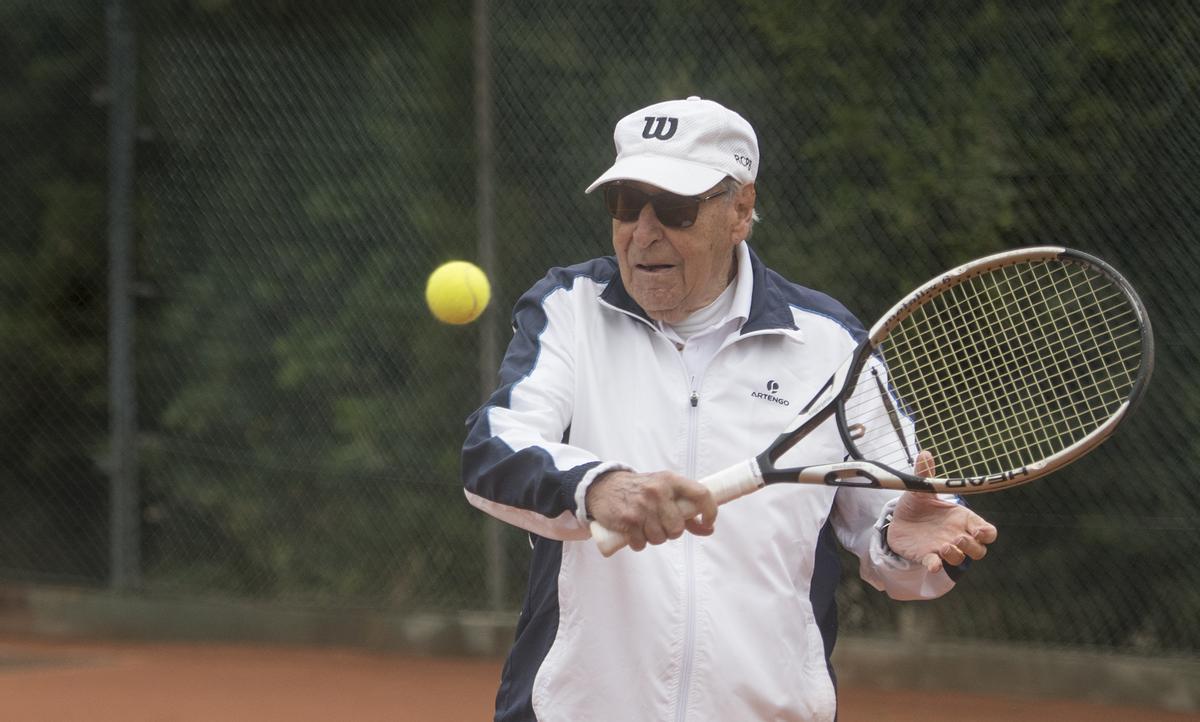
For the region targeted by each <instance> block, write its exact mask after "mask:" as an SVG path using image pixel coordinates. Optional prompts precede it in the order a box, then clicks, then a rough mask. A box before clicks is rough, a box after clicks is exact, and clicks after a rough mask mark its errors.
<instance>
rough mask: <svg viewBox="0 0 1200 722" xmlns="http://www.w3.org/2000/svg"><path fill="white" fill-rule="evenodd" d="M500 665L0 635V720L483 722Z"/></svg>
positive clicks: (902, 704)
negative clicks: (68, 641)
mask: <svg viewBox="0 0 1200 722" xmlns="http://www.w3.org/2000/svg"><path fill="white" fill-rule="evenodd" d="M500 665H501V662H500V660H494V659H441V658H420V657H406V656H400V655H396V654H390V653H372V652H368V651H362V650H354V649H313V648H292V647H250V646H232V645H216V644H213V645H194V644H168V643H156V644H128V643H104V642H96V641H89V642H71V643H66V642H46V641H37V640H26V639H7V640H0V710H2V712H0V714H2V715H3V718H4V719H11V720H22V721H42V720H44V721H47V722H50V721H53V722H70V721H73V720H79V721H83V720H87V721H88V722H106V721H109V720H112V721H116V720H120V721H121V722H150V721H155V722H199V721H200V720H204V721H205V722H210V721H212V720H254V721H256V722H258V721H261V722H270V721H272V720H277V721H279V722H300V721H303V720H360V721H362V722H371V721H373V720H389V721H392V722H394V721H396V720H420V721H422V722H443V721H444V722H450V721H454V722H462V721H463V720H487V719H490V718H491V704H492V697H493V694H494V691H495V687H496V680H497V678H498V675H499V673H500ZM840 697H841V714H840V719H841V720H843V721H846V720H849V721H851V722H853V721H854V720H926V721H930V722H939V721H941V720H946V721H947V722H948V721H949V720H956V721H958V720H976V721H980V722H989V721H993V720H1019V719H1053V720H1095V719H1120V720H1126V721H1128V722H1149V721H1150V720H1168V721H1170V720H1180V721H1182V720H1200V714H1181V713H1171V712H1166V711H1162V710H1157V709H1137V708H1130V707H1116V706H1104V705H1092V704H1084V703H1078V702H1068V701H1045V700H1030V699H1017V698H1005V697H998V696H987V695H973V694H962V693H954V692H942V693H930V692H914V691H905V692H896V691H883V690H872V689H865V688H854V689H846V688H843V689H842V691H841V695H840Z"/></svg>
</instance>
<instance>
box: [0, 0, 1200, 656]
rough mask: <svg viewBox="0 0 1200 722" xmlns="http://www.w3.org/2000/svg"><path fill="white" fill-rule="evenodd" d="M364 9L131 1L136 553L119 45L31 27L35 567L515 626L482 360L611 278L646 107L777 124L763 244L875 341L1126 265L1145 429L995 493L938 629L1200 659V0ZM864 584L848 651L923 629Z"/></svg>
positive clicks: (87, 5) (14, 14)
mask: <svg viewBox="0 0 1200 722" xmlns="http://www.w3.org/2000/svg"><path fill="white" fill-rule="evenodd" d="M116 5H118V3H116V2H115V0H112V1H111V2H110V11H111V6H116ZM342 5H343V4H340V3H333V2H327V1H325V0H279V1H278V2H273V3H255V2H248V1H242V0H203V1H202V0H192V1H190V2H189V1H182V0H181V1H177V2H164V3H140V4H134V5H133V6H131V7H130V8H128V11H129V19H130V21H131V22H130V24H129V25H128V27H127V30H128V31H129V32H131V33H132V37H134V38H135V39H136V43H135V47H136V49H137V54H136V65H135V66H133V67H131V68H128V69H127V70H130V71H132V72H134V73H135V75H134V77H136V79H137V95H136V118H137V121H136V127H133V128H125V129H121V128H119V127H114V129H113V131H112V132H113V133H120V132H128V133H130V134H131V136H132V137H134V138H136V141H137V142H136V149H135V153H134V155H133V158H132V160H133V161H134V165H133V167H134V168H135V169H136V173H135V176H134V178H135V183H134V189H135V193H134V195H133V206H132V208H133V215H132V219H133V230H134V231H135V234H134V235H135V238H134V240H135V243H134V247H135V249H136V252H135V267H136V274H135V277H134V278H135V280H134V283H133V284H132V286H131V287H130V288H129V289H128V291H127V292H128V293H129V294H130V295H131V296H132V297H133V298H134V299H135V308H136V313H135V316H134V319H133V324H132V326H131V328H132V330H133V338H134V339H135V341H134V344H135V349H136V352H135V354H134V357H133V360H132V363H131V365H130V366H131V367H130V369H129V371H131V372H132V375H133V378H134V379H136V386H135V388H136V397H135V401H133V403H134V404H135V410H136V419H137V436H136V443H135V444H133V449H134V451H135V452H136V461H137V464H136V469H137V476H136V484H135V485H134V489H133V491H134V492H135V493H134V494H133V503H135V504H136V514H135V515H134V516H133V525H134V527H135V529H134V534H133V537H132V542H131V543H132V544H133V548H134V552H133V553H132V554H129V555H126V556H124V557H122V556H121V554H120V553H119V551H120V546H121V539H122V538H125V537H124V536H123V535H127V534H128V530H117V531H115V532H114V530H113V528H112V527H113V525H114V524H120V523H122V522H121V521H120V519H121V516H120V514H114V513H112V512H113V509H112V507H111V504H110V501H109V500H110V485H111V483H114V482H113V481H112V478H115V476H116V474H115V473H110V472H112V471H113V469H114V468H115V465H114V464H113V462H112V453H111V451H110V449H111V448H112V447H113V444H114V443H116V442H114V441H113V440H112V436H111V433H112V430H111V424H110V412H112V410H113V409H112V405H113V403H119V402H113V401H110V398H111V397H110V390H111V389H110V374H111V373H112V368H111V362H110V360H109V353H108V351H109V345H108V343H109V342H108V332H109V330H110V321H109V306H108V303H107V299H108V294H109V291H108V288H109V285H108V284H109V276H108V271H109V268H108V264H107V258H106V251H105V249H106V247H107V245H106V243H107V238H108V235H109V234H111V233H112V230H111V228H110V225H109V218H110V215H111V207H112V206H111V205H110V204H113V203H114V202H115V203H119V202H120V198H115V199H114V197H113V195H112V192H111V191H112V188H111V186H110V184H109V178H110V177H111V176H110V174H111V170H112V168H113V166H114V164H115V163H119V162H121V160H122V159H121V158H120V157H118V156H119V152H116V151H112V150H111V149H110V146H109V142H110V141H109V139H110V137H111V136H110V131H109V128H108V123H109V120H110V112H112V111H113V109H114V105H115V104H116V103H117V102H120V101H119V99H117V98H116V96H115V95H114V93H113V92H112V90H113V87H114V83H113V81H112V78H113V77H115V76H114V75H113V72H114V71H119V70H120V68H119V67H117V66H116V65H113V64H110V62H109V55H110V53H109V49H108V48H109V44H108V41H106V32H107V34H108V37H109V38H110V39H111V36H112V33H113V32H114V27H113V26H114V22H113V17H112V16H111V15H110V16H109V17H108V18H107V22H106V16H105V14H104V12H103V8H99V7H96V3H93V2H84V1H83V0H55V1H54V2H43V3H32V2H17V3H10V4H8V6H7V7H6V8H5V9H0V18H3V23H0V38H3V42H0V57H2V58H3V62H2V63H0V83H2V84H0V92H2V93H3V95H2V97H3V98H4V102H3V103H0V128H3V131H4V132H3V133H2V134H0V157H2V158H3V164H2V165H0V187H2V188H3V190H4V197H5V200H6V202H5V204H4V205H3V207H0V223H3V226H4V228H5V236H4V238H5V241H4V243H3V245H2V246H0V298H2V299H3V304H2V305H0V329H2V330H3V338H4V343H3V344H0V368H2V369H3V373H2V375H0V431H2V432H3V435H4V439H5V442H4V443H3V444H0V515H2V516H3V522H2V523H0V573H2V574H3V576H4V577H6V578H9V579H35V580H40V581H51V582H54V581H69V582H73V583H81V582H82V583H92V584H96V585H108V584H110V583H113V581H114V578H115V576H114V568H113V566H114V564H121V563H126V564H132V565H133V569H132V570H131V571H132V574H131V575H130V576H129V577H127V579H128V580H132V581H131V582H130V584H129V585H130V586H131V587H132V588H134V589H144V590H151V591H155V592H170V593H178V594H188V595H191V594H196V595H200V594H202V595H213V594H219V595H228V596H232V597H237V598H254V599H269V600H276V601H286V602H287V603H291V604H314V605H328V606H334V607H336V606H355V607H361V606H363V605H367V606H376V607H381V608H388V609H397V610H401V611H403V610H423V609H479V608H487V607H497V608H501V609H515V608H516V607H517V605H518V604H519V600H520V597H521V594H522V592H523V580H524V573H525V570H524V567H525V564H526V560H527V545H526V543H525V542H524V540H523V539H522V537H521V535H520V534H519V533H517V532H516V531H514V530H511V529H501V530H499V532H498V533H497V530H496V528H495V527H491V526H489V525H488V524H486V523H485V521H484V517H483V515H481V514H479V513H478V512H475V511H473V510H471V509H470V508H469V507H468V506H467V505H466V503H465V501H464V499H463V496H462V492H461V490H460V486H459V481H458V453H459V448H460V445H461V442H462V438H463V435H464V433H465V432H464V428H463V420H464V418H465V417H466V416H467V414H468V413H469V412H470V411H471V410H472V409H473V408H474V406H475V405H476V404H477V403H478V401H479V400H480V399H481V397H482V396H483V394H484V393H485V392H486V391H487V390H488V389H484V388H482V384H481V381H480V377H481V373H480V366H481V364H482V365H483V367H484V368H485V371H484V374H483V375H484V376H485V377H488V378H494V375H491V370H490V369H489V368H488V366H489V364H490V365H491V368H494V365H495V358H494V353H493V352H492V351H491V350H490V349H489V348H488V343H487V339H488V337H489V334H494V335H495V336H493V337H497V336H498V337H499V338H500V339H501V344H502V343H503V338H504V336H505V335H506V334H507V330H506V329H507V320H508V319H507V316H508V311H509V309H510V308H511V306H512V303H513V301H514V300H515V298H516V297H517V295H518V294H519V293H520V292H522V291H523V290H524V289H525V288H527V287H528V286H529V285H530V284H532V283H533V282H534V281H535V280H536V279H538V278H539V277H540V276H541V275H542V273H543V272H544V270H545V269H546V268H547V267H549V266H551V265H556V264H567V263H572V262H576V261H580V260H583V259H586V258H588V257H591V256H595V255H600V254H604V253H606V252H608V228H609V224H608V220H607V217H606V215H605V213H604V211H603V210H602V209H601V207H600V205H599V202H598V201H597V200H596V199H595V198H592V197H589V196H585V195H583V193H582V189H583V188H584V187H585V186H586V185H587V183H588V182H590V181H591V179H592V178H594V177H595V176H596V175H597V174H598V173H599V172H600V171H602V170H603V169H604V168H605V167H607V164H608V163H609V162H611V155H612V147H611V131H612V125H613V123H614V122H615V121H616V119H617V118H619V117H621V116H622V115H624V114H625V113H627V112H629V111H631V110H633V109H635V108H637V107H640V106H642V105H645V104H648V103H650V102H654V101H656V100H660V99H664V98H670V97H683V96H687V95H692V94H697V95H701V96H705V97H711V98H714V99H717V100H719V101H721V102H722V103H724V104H726V105H728V106H730V107H732V108H734V109H736V110H738V111H739V112H741V113H742V114H743V115H744V116H746V117H747V118H748V119H750V121H751V122H752V123H753V124H754V125H755V127H756V129H757V131H758V135H759V141H760V145H761V148H762V168H761V172H760V174H759V181H758V185H759V194H758V198H759V211H760V213H761V214H762V216H763V218H764V220H763V222H762V223H761V224H760V225H759V226H758V228H757V229H756V231H755V236H754V239H753V243H754V245H755V247H756V249H757V250H758V251H759V253H760V254H761V255H763V256H764V257H765V259H766V260H767V261H768V262H769V263H771V264H772V265H774V266H775V267H777V268H779V269H780V270H782V271H783V272H785V273H786V274H787V275H789V276H790V277H792V278H794V279H796V280H799V281H801V282H803V283H805V284H807V285H810V286H813V287H816V288H819V289H822V290H825V291H828V292H830V293H832V294H833V295H834V296H835V297H837V298H839V299H841V300H842V301H843V302H845V303H846V304H847V305H848V306H849V307H850V308H851V309H852V310H853V311H855V312H856V313H857V314H858V315H859V316H860V317H861V318H863V319H871V318H873V317H875V316H876V315H877V314H878V313H880V312H881V311H882V310H883V309H884V308H885V307H886V306H887V305H889V304H890V303H891V302H892V301H893V300H894V299H895V298H896V297H898V296H899V295H900V294H901V293H902V292H904V291H906V290H908V289H909V288H910V287H912V286H913V285H915V284H916V283H918V282H920V281H922V280H924V279H925V278H927V277H928V276H930V275H932V274H933V273H935V272H937V271H939V270H941V269H943V268H945V267H947V266H949V265H951V264H954V263H957V262H961V261H964V260H967V259H968V258H970V257H972V256H975V255H979V254H981V253H984V252H989V251H994V250H997V249H1000V248H1005V247H1011V246H1017V245H1026V244H1042V243H1053V244H1062V245H1069V246H1074V247H1077V248H1080V249H1082V250H1085V251H1089V252H1092V253H1095V254H1097V255H1100V256H1102V257H1104V258H1106V259H1108V260H1109V261H1110V262H1112V263H1113V264H1114V265H1116V266H1117V267H1118V268H1119V269H1120V270H1122V271H1123V272H1124V273H1126V274H1127V275H1128V276H1129V278H1130V279H1131V281H1132V282H1133V283H1134V285H1135V286H1136V287H1138V288H1139V290H1140V291H1141V292H1142V293H1143V295H1144V297H1145V299H1146V301H1147V304H1148V305H1149V307H1150V311H1151V316H1152V319H1153V323H1154V326H1155V331H1156V337H1157V342H1158V350H1159V355H1158V365H1157V369H1156V377H1155V379H1154V382H1153V385H1152V387H1151V389H1150V392H1149V396H1148V398H1147V399H1146V400H1145V402H1144V405H1143V406H1142V408H1141V409H1140V411H1139V412H1138V413H1137V415H1136V416H1135V417H1134V418H1133V419H1132V421H1131V422H1130V423H1129V424H1128V425H1127V426H1126V427H1125V428H1123V429H1122V431H1121V433H1120V434H1119V435H1117V436H1116V437H1115V438H1114V439H1113V440H1112V441H1111V442H1109V444H1107V445H1106V446H1105V447H1103V448H1102V449H1101V450H1099V451H1098V452H1096V453H1095V454H1093V455H1091V456H1089V457H1088V458H1086V459H1085V460H1083V461H1081V462H1080V463H1078V464H1076V465H1075V466H1073V467H1071V468H1069V469H1067V470H1065V471H1064V472H1062V473H1059V474H1057V475H1056V476H1054V477H1053V478H1051V479H1049V480H1046V481H1043V482H1038V483H1036V484H1033V485H1030V486H1027V487H1022V488H1019V489H1016V490H1013V491H1010V492H1006V493H1003V494H994V495H987V496H984V497H974V498H973V504H974V506H976V507H977V508H978V509H980V510H982V512H983V513H984V514H985V515H986V516H988V517H989V518H990V519H992V520H993V521H995V522H996V523H997V525H998V526H999V527H1000V529H1001V539H1000V541H998V542H997V543H996V544H995V545H994V547H993V552H992V554H991V556H990V558H989V559H988V560H987V561H986V562H984V563H982V564H980V565H979V568H978V569H976V570H974V571H972V572H971V574H970V575H969V577H968V578H967V581H965V582H964V583H963V584H961V585H960V588H959V589H958V590H956V591H955V593H954V594H952V595H950V596H949V597H947V598H945V599H943V600H939V601H937V602H934V603H930V604H926V605H924V606H923V607H922V614H926V615H930V616H931V618H932V619H933V620H934V622H935V624H934V625H933V628H934V629H935V630H936V631H935V633H936V634H937V635H939V636H940V637H945V638H982V639H995V640H1014V641H1029V642H1036V643H1042V644H1053V645H1088V646H1096V647H1100V648H1110V649H1116V650H1120V651H1127V652H1139V653H1148V654H1149V653H1153V654H1163V653H1173V654H1183V655H1193V656H1194V655H1196V654H1197V651H1198V650H1200V626H1198V625H1197V624H1196V620H1197V619H1200V570H1198V569H1197V567H1196V565H1195V564H1194V563H1192V562H1193V559H1194V557H1195V554H1196V552H1197V550H1200V531H1198V529H1200V524H1198V522H1197V521H1196V519H1197V516H1198V513H1197V512H1200V492H1197V491H1196V489H1197V485H1196V483H1195V479H1194V478H1193V477H1194V474H1195V472H1194V471H1193V470H1192V465H1191V463H1190V462H1191V461H1192V460H1194V459H1195V458H1196V456H1197V446H1198V445H1197V441H1196V439H1197V432H1198V431H1200V383H1198V382H1197V381H1196V380H1195V378H1196V377H1195V375H1194V374H1193V373H1191V371H1192V368H1193V367H1194V366H1195V365H1196V363H1197V360H1198V356H1200V350H1198V346H1200V344H1198V342H1197V328H1196V326H1197V323H1198V322H1197V321H1196V318H1197V317H1198V315H1197V311H1198V310H1200V308H1198V306H1200V303H1198V302H1197V300H1196V296H1195V294H1194V287H1195V286H1196V284H1197V283H1198V282H1200V244H1197V242H1196V241H1195V240H1194V239H1193V232H1192V229H1193V228H1194V227H1195V226H1196V225H1197V222H1198V221H1200V193H1198V192H1197V190H1198V188H1197V185H1198V183H1197V178H1200V94H1198V93H1197V91H1198V90H1200V8H1197V7H1196V6H1195V5H1194V4H1193V3H1189V2H1183V1H1178V2H1170V1H1168V0H1164V1H1163V2H1156V3H1152V4H1151V3H1143V2H1134V1H1133V0H1126V1H1123V2H1110V3H1091V2H1074V1H1067V0H1055V1H1053V2H1042V3H1000V2H962V3H949V4H931V3H923V2H889V3H878V2H852V3H847V2H828V1H814V2H802V3H796V2H782V1H779V0H735V1H730V0H723V1H721V2H717V1H716V0H701V2H691V3H683V2H674V1H668V0H664V1H663V2H658V3H635V2H605V3H601V2H595V0H576V2H572V3H553V4H551V3H517V2H504V1H502V0H495V1H494V2H492V3H491V4H490V6H489V5H488V3H486V2H485V1H484V0H479V2H476V3H475V5H470V4H467V3H465V2H458V3H394V2H383V1H382V0H379V1H368V0H364V1H363V2H358V3H352V4H346V6H345V7H343V6H342ZM476 21H482V23H483V24H482V25H481V26H479V27H482V28H483V29H484V31H483V32H482V33H477V32H476V30H477V29H478V28H477V26H476V25H474V23H475V22H476ZM106 28H107V30H106ZM480 83H483V85H480ZM489 111H490V112H489ZM481 120H482V121H483V122H485V123H486V125H485V126H480V121H481ZM481 128H486V129H487V130H489V131H490V136H489V135H488V134H487V133H482V134H481V132H480V130H481ZM481 139H485V140H481ZM481 189H484V190H481ZM481 193H486V194H487V195H488V200H489V202H486V203H484V202H480V200H481ZM492 198H494V203H492V202H490V200H491V199H492ZM493 209H494V213H493ZM481 234H482V235H485V236H490V237H494V239H495V249H494V254H495V262H494V264H489V265H493V268H492V280H493V283H494V286H495V302H494V304H493V306H492V307H491V308H490V309H489V311H488V313H487V314H486V315H485V316H484V318H483V319H482V320H481V321H480V322H477V323H476V324H475V325H473V326H468V327H449V326H442V325H439V324H437V323H435V322H434V321H433V320H432V318H431V317H430V316H429V315H428V313H427V311H426V310H425V308H424V305H423V296H422V292H423V288H424V279H425V277H426V276H427V274H428V273H429V272H430V271H431V270H432V269H433V268H434V267H435V266H436V265H437V264H438V263H440V262H441V261H444V260H448V259H450V258H468V259H478V258H479V257H480V256H481V255H486V254H487V253H488V251H487V250H486V249H484V250H481V249H480V247H479V243H478V239H479V238H480V236H481ZM114 540H115V541H114ZM497 545H498V546H497ZM110 549H113V550H116V551H112V552H110ZM121 559H124V560H125V561H124V562H122V561H120V560H121ZM848 572H849V573H848V574H847V579H846V581H844V582H843V584H842V589H841V592H840V595H839V598H840V604H841V617H842V620H843V621H842V626H843V628H844V629H849V630H852V631H853V630H858V631H869V632H888V631H890V630H892V629H893V628H894V626H895V624H896V614H897V610H898V609H900V608H901V607H902V606H903V605H898V604H896V603H892V602H888V601H887V600H884V599H882V598H881V596H880V595H877V594H875V593H874V592H873V591H871V590H869V589H866V588H865V587H864V586H863V585H862V584H861V583H860V582H858V581H857V580H856V579H855V574H854V572H853V566H852V565H850V566H848Z"/></svg>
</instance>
